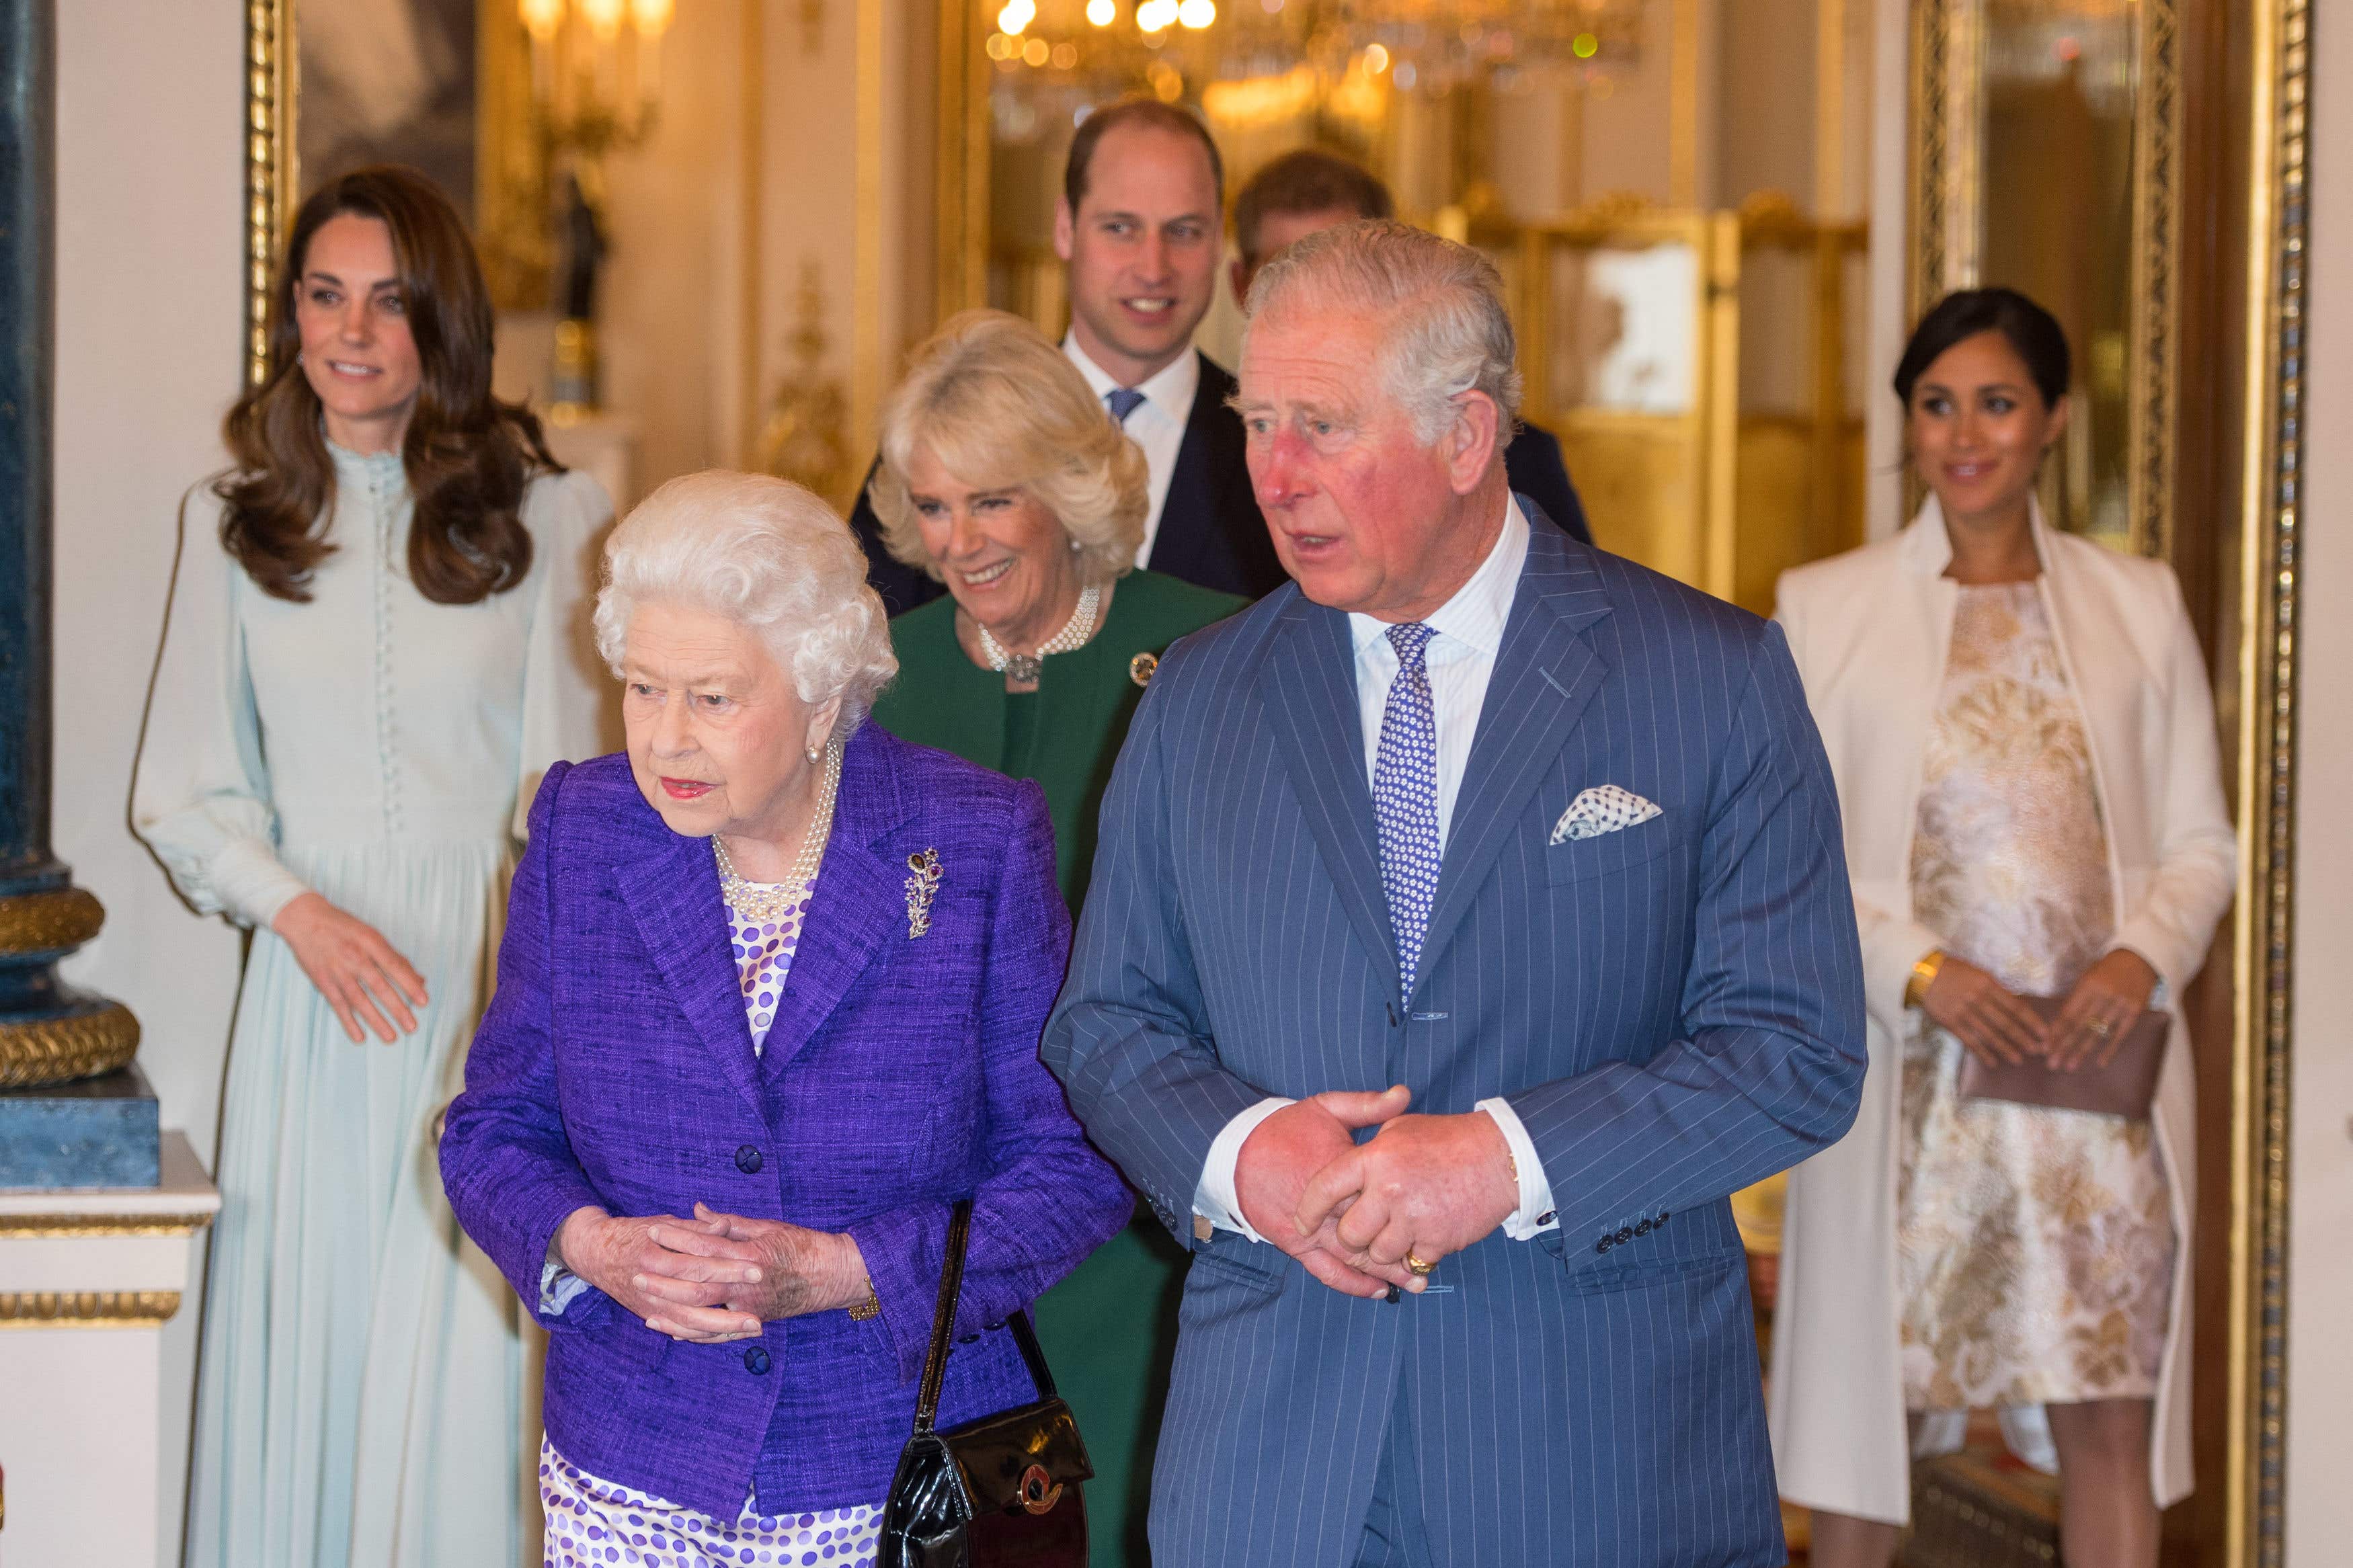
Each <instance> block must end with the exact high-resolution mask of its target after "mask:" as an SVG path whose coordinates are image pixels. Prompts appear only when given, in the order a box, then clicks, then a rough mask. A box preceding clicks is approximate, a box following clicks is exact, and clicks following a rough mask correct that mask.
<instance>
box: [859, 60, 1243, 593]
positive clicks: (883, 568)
mask: <svg viewBox="0 0 2353 1568" xmlns="http://www.w3.org/2000/svg"><path fill="white" fill-rule="evenodd" d="M1224 197H1225V165H1224V163H1222V161H1221V160H1220V159H1219V156H1218V148H1217V143H1216V142H1212V141H1211V140H1210V139H1209V133H1208V131H1207V130H1205V129H1204V128H1203V127H1202V125H1201V122H1200V121H1198V120H1196V119H1195V118H1194V117H1193V116H1192V115H1191V114H1189V113H1187V111H1186V110H1182V109H1179V108H1176V107H1175V106H1173V105H1170V104H1166V103H1162V102H1160V101H1159V100H1156V99H1136V100H1127V101H1124V102H1121V103H1115V104H1112V105H1109V106H1108V107H1105V108H1103V109H1098V110H1095V111H1094V112H1093V113H1092V114H1090V115H1088V116H1087V118H1086V121H1085V122H1084V123H1082V125H1081V126H1080V127H1079V130H1078V134H1077V135H1075V136H1073V137H1072V138H1071V156H1070V162H1069V163H1068V164H1067V165H1066V166H1065V167H1064V170H1063V174H1062V196H1061V199H1060V201H1059V202H1058V203H1056V204H1055V209H1054V249H1055V253H1056V254H1057V255H1059V256H1060V257H1061V258H1062V260H1063V261H1064V263H1065V264H1067V266H1068V268H1069V279H1070V298H1071V330H1070V331H1069V333H1068V334H1067V335H1066V336H1065V337H1064V338H1063V340H1062V351H1063V353H1067V354H1068V355H1070V357H1071V363H1074V364H1076V365H1077V366H1078V367H1079V371H1080V374H1082V375H1084V376H1085V377H1086V378H1087V381H1088V384H1090V385H1092V387H1093V388H1094V389H1095V393H1096V395H1098V396H1100V397H1102V398H1103V405H1104V407H1105V409H1106V410H1107V411H1108V412H1109V414H1110V415H1111V416H1112V417H1113V418H1115V419H1118V420H1119V421H1120V423H1121V424H1122V425H1123V426H1125V428H1126V430H1127V433H1128V435H1129V436H1131V437H1134V441H1135V444H1136V445H1137V446H1138V447H1142V448H1143V450H1144V457H1145V464H1146V465H1147V467H1148V468H1149V470H1150V476H1151V488H1150V496H1151V506H1150V510H1148V511H1147V512H1146V513H1145V521H1144V545H1143V548H1142V549H1140V550H1138V551H1137V552H1136V556H1135V563H1136V564H1137V565H1138V566H1149V567H1150V568H1152V570H1154V571H1155V572H1163V573H1166V574H1168V575H1170V576H1172V577H1181V578H1183V579H1184V580H1185V581H1186V582H1188V583H1194V584H1199V585H1200V586H1202V587H1204V588H1215V589H1218V590H1219V591H1220V592H1222V593H1229V594H1241V595H1247V596H1248V597H1250V598H1253V599H1254V598H1257V597H1259V596H1260V595H1264V594H1267V593H1270V592H1271V591H1272V590H1273V589H1274V588H1275V587H1277V586H1278V585H1280V584H1282V581H1283V574H1282V563H1280V562H1278V561H1277V560H1276V559H1275V554H1274V546H1273V543H1272V542H1271V541H1270V540H1269V539H1268V538H1267V533H1266V524H1265V522H1264V521H1263V520H1261V517H1260V516H1259V510H1258V503H1257V502H1256V501H1254V500H1252V499H1251V498H1250V470H1249V468H1248V467H1247V466H1246V465H1245V463H1244V461H1243V457H1242V427H1241V422H1240V420H1238V419H1237V418H1235V417H1234V413H1233V410H1232V409H1230V408H1229V407H1228V406H1227V405H1226V400H1227V399H1228V398H1229V397H1231V396H1232V395H1233V392H1234V378H1233V377H1232V376H1231V375H1229V374H1227V372H1226V371H1225V370H1224V369H1223V368H1221V367H1220V366H1219V365H1218V364H1216V363H1213V362H1212V361H1211V360H1210V359H1209V357H1208V355H1207V354H1204V353H1199V352H1198V351H1197V350H1196V349H1195V348H1194V347H1193V331H1194V329H1195V328H1197V327H1198V326H1199V325H1200V324H1201V318H1202V317H1203V316H1205V315H1207V314H1208V310H1209V301H1210V299H1211V297H1212V295H1213V294H1214V293H1215V291H1216V289H1217V273H1218V258H1219V255H1220V254H1221V252H1222V249H1223V246H1222V238H1223V231H1222V225H1221V221H1220V214H1221V213H1222V211H1223V210H1224V208H1223V203H1224ZM849 524H850V528H851V530H852V531H855V532H856V533H857V535H858V539H859V542H860V544H862V545H864V546H865V548H866V557H867V560H868V562H869V563H871V570H870V571H869V572H868V574H867V581H869V582H870V583H871V584H874V587H875V590H876V591H877V592H878V593H880V594H881V595H882V600H883V604H884V605H886V606H887V607H888V608H889V609H890V610H891V611H892V614H894V615H895V614H896V613H898V612H899V611H901V610H910V609H913V608H914V607H915V606H916V605H920V604H925V603H928V602H929V601H931V600H933V599H934V598H937V597H938V596H939V595H940V593H941V592H942V590H941V588H940V585H939V584H937V583H934V582H933V581H932V580H931V578H930V577H929V576H927V575H925V574H923V573H922V572H919V571H917V570H915V569H914V568H913V567H910V566H907V565H904V564H902V563H900V562H898V561H895V560H893V559H892V557H891V555H890V552H888V551H886V550H885V549H884V548H883V545H882V535H881V527H880V526H879V525H878V524H877V523H876V521H875V519H874V512H873V509H872V508H871V506H869V505H868V503H867V500H866V497H865V495H864V494H863V492H862V491H861V493H860V496H859V499H858V505H857V507H856V509H855V510H853V511H852V512H851V514H850V520H849Z"/></svg>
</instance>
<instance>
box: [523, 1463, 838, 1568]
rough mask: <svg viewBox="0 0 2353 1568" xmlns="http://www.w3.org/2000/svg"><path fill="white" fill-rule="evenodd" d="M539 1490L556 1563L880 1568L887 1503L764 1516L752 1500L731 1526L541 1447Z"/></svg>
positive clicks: (550, 1563) (558, 1567)
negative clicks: (876, 1563)
mask: <svg viewBox="0 0 2353 1568" xmlns="http://www.w3.org/2000/svg"><path fill="white" fill-rule="evenodd" d="M539 1495H540V1499H541V1500H542V1501H543V1502H544V1503H545V1504H546V1505H547V1534H546V1537H545V1539H546V1543H547V1544H546V1557H545V1562H546V1565H547V1568H607V1565H608V1564H618V1565H620V1568H741V1565H742V1564H745V1563H750V1564H754V1565H755V1568H759V1565H765V1568H785V1565H786V1564H790V1565H791V1568H874V1556H875V1549H876V1547H877V1546H878V1545H879V1544H880V1543H881V1539H882V1510H881V1509H879V1508H837V1509H828V1510H822V1511H819V1512H812V1513H779V1514H757V1513H754V1512H753V1511H752V1500H751V1499H750V1498H748V1497H746V1498H745V1499H744V1511H743V1513H742V1514H741V1515H740V1516H739V1517H738V1518H737V1519H736V1520H735V1521H734V1522H733V1523H732V1524H722V1523H720V1522H719V1521H717V1520H715V1519H712V1517H711V1516H710V1515H708V1514H703V1513H697V1512H696V1511H695V1510H692V1509H691V1508H681V1507H680V1506H679V1505H678V1504H676V1503H671V1502H664V1501H663V1500H661V1499H659V1498H657V1497H649V1496H647V1495H646V1494H645V1493H644V1492H641V1491H634V1490H632V1489H629V1488H628V1487H625V1486H620V1485H617V1484H616V1483H614V1482H612V1481H604V1480H598V1479H596V1477H595V1476H592V1475H589V1474H588V1473H586V1471H584V1470H582V1469H581V1468H580V1467H579V1466H577V1465H575V1464H573V1463H572V1462H571V1461H570V1460H568V1459H566V1458H565V1457H564V1456H563V1455H561V1454H559V1453H557V1452H556V1451H555V1447H554V1444H552V1443H549V1442H548V1441H547V1440H546V1439H545V1438H542V1439H541V1440H540V1445H539Z"/></svg>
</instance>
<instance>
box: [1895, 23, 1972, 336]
mask: <svg viewBox="0 0 2353 1568" xmlns="http://www.w3.org/2000/svg"><path fill="white" fill-rule="evenodd" d="M1983 5H1984V0H1913V7H1912V268H1911V276H1910V278H1909V279H1908V281H1907V285H1906V287H1907V289H1908V293H1909V298H1910V300H1911V311H1910V316H1911V319H1912V320H1914V321H1916V320H1918V319H1919V317H1920V316H1921V315H1922V314H1923V313H1924V312H1925V311H1926V310H1927V309H1928V307H1929V306H1930V305H1933V304H1935V303H1936V301H1937V300H1940V299H1942V298H1943V297H1944V296H1945V295H1947V294H1949V293H1951V292H1952V291H1953V290H1954V289H1966V288H1968V287H1970V286H1971V285H1973V284H1974V283H1976V282H1977V278H1978V244H1979V237H1980V235H1981V234H1982V232H1983V224H1982V223H1981V221H1980V219H1979V216H1978V182H1979V170H1980V167H1981V165H1982V163H1983V162H1984V159H1983V156H1982V143H1983V136H1984V128H1983V123H1982V120H1983V117H1982V116H1981V115H1979V114H1978V100H1979V98H1980V97H1981V96H1982V94H1981V90H1980V89H1981V84H1982V82H1983V79H1984V75H1985V69H1984V66H1985V46H1984V16H1983Z"/></svg>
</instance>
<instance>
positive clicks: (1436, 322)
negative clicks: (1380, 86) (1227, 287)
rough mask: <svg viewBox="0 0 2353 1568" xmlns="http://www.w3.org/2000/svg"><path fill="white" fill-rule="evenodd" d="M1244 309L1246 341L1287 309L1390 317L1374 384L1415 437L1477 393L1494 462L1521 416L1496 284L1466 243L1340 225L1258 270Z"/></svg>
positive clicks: (1430, 432) (1437, 426)
mask: <svg viewBox="0 0 2353 1568" xmlns="http://www.w3.org/2000/svg"><path fill="white" fill-rule="evenodd" d="M1244 310H1246V311H1247V312H1248V318H1249V319H1248V321H1247V323H1246V324H1245V325H1244V327H1243V329H1242V332H1243V342H1245V343H1246V344H1247V342H1249V335H1250V332H1252V331H1256V330H1257V329H1258V327H1259V326H1260V324H1261V322H1262V321H1265V320H1267V319H1268V318H1269V317H1274V316H1280V315H1282V314H1283V313H1284V312H1286V311H1294V310H1336V311H1345V312H1346V313H1348V314H1351V315H1360V316H1381V317H1386V318H1388V324H1387V328H1386V330H1385V331H1383V333H1382V336H1381V363H1380V366H1379V371H1380V379H1381V382H1382V384H1383V385H1384V386H1385V387H1386V388H1387V389H1388V395H1389V397H1390V398H1391V399H1392V400H1393V401H1394V402H1395V403H1396V404H1397V405H1398V407H1400V408H1402V409H1404V410H1405V411H1406V413H1407V414H1408V416H1410V417H1411V419H1412V421H1413V427H1414V433H1415V434H1416V435H1417V436H1419V437H1420V439H1421V440H1422V441H1423V442H1424V443H1431V442H1435V441H1436V440H1437V439H1438V438H1439V437H1440V436H1442V435H1444V434H1445V433H1446V431H1447V428H1448V427H1449V426H1451V425H1452V424H1453V423H1454V421H1455V419H1456V417H1457V416H1458V410H1457V409H1456V407H1455V404H1454V400H1455V399H1456V398H1458V397H1460V396H1461V395H1463V394H1464V393H1466V392H1480V393H1484V394H1485V395H1487V396H1488V397H1490V398H1492V399H1493V401H1494V404H1495V407H1496V409H1497V410H1498V412H1499V414H1500V416H1501V418H1500V420H1499V422H1498V426H1499V427H1498V429H1497V431H1496V440H1495V454H1496V457H1497V458H1498V459H1499V460H1500V459H1501V458H1502V456H1503V450H1504V447H1505V446H1506V445H1507V444H1508V443H1509V442H1510V440H1511V432H1512V429H1513V426H1514V422H1515V421H1516V420H1517V419H1518V417H1519V412H1520V371H1519V364H1518V357H1517V352H1516V346H1515V344H1514V339H1513V335H1512V316H1511V311H1510V310H1508V309H1507V308H1506V307H1505V305H1504V279H1503V277H1502V275H1501V274H1500V273H1498V272H1497V271H1496V270H1495V266H1494V263H1493V262H1491V261H1489V260H1488V259H1487V258H1485V257H1484V256H1482V255H1481V254H1479V252H1477V251H1475V250H1473V249H1472V248H1471V247H1469V246H1466V245H1457V244H1455V243H1454V242H1453V241H1452V240H1449V239H1440V238H1439V237H1438V236H1436V235H1434V234H1430V233H1428V232H1426V231H1424V230H1422V229H1418V228H1415V227H1413V226H1410V225H1408V224H1402V223H1393V222H1390V221H1388V220H1387V219H1379V218H1374V219H1366V220H1364V221H1362V222H1358V223H1345V224H1341V225H1339V226H1336V227H1333V228H1327V229H1322V230H1319V231H1318V232H1316V233H1314V234H1311V235H1309V236H1307V237H1305V238H1303V239H1302V240H1300V241H1299V242H1298V243H1297V244H1295V245H1293V246H1291V247H1288V248H1286V249H1285V250H1283V251H1282V253H1281V254H1280V255H1278V256H1277V257H1275V258H1274V259H1273V260H1271V261H1270V262H1268V263H1267V264H1266V265H1265V266H1264V267H1262V268H1260V269H1259V275H1258V279H1257V281H1255V282H1253V283H1252V284H1251V285H1250V300H1249V301H1248V303H1247V304H1246V305H1245V306H1244Z"/></svg>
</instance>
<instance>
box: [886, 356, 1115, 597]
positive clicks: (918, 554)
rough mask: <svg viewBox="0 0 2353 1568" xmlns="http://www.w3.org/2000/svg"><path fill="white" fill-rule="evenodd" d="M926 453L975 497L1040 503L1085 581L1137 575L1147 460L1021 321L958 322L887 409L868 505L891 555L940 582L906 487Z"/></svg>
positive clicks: (912, 370) (915, 363)
mask: <svg viewBox="0 0 2353 1568" xmlns="http://www.w3.org/2000/svg"><path fill="white" fill-rule="evenodd" d="M918 451H927V452H929V453H930V454H931V455H932V457H933V458H934V459H935V460H937V462H938V463H939V464H940V466H941V467H942V468H945V469H947V471H948V472H949V473H951V474H953V475H955V477H956V479H958V480H960V481H962V482H963V483H965V484H967V485H970V486H971V487H972V488H973V489H978V490H997V489H1019V490H1023V491H1026V492H1027V493H1028V494H1029V495H1030V496H1032V497H1034V498H1035V499H1036V500H1038V502H1039V504H1040V505H1042V506H1043V507H1044V508H1045V509H1046V510H1048V511H1049V512H1050V513H1052V514H1053V517H1054V520H1055V521H1057V522H1059V523H1060V524H1061V525H1062V531H1064V532H1065V533H1067V534H1069V535H1070V536H1071V544H1072V545H1073V547H1074V548H1075V549H1076V550H1077V552H1078V557H1079V580H1080V581H1081V582H1082V583H1089V584H1092V583H1108V582H1110V581H1111V580H1112V579H1113V578H1114V577H1119V576H1123V575H1124V574H1126V573H1127V572H1128V571H1129V570H1130V569H1131V568H1132V567H1134V564H1135V552H1136V551H1137V550H1138V549H1140V548H1141V547H1142V545H1143V543H1144V514H1145V511H1146V510H1148V508H1149V506H1150V499H1149V494H1148V485H1149V479H1148V477H1147V471H1146V469H1145V462H1144V453H1143V452H1142V451H1141V450H1139V449H1138V448H1137V447H1136V445H1135V443H1134V441H1131V440H1129V439H1128V438H1127V437H1126V436H1125V434H1124V433H1123V432H1122V431H1121V429H1120V427H1119V426H1118V425H1117V424H1115V423H1114V422H1113V420H1112V417H1111V416H1110V414H1109V413H1108V412H1107V411H1106V410H1105V409H1104V407H1103V404H1102V402H1101V401H1100V400H1098V399H1097V398H1096V396H1095V395H1094V392H1093V390H1092V388H1091V387H1089V386H1088V385H1087V379H1086V377H1085V376H1083V375H1081V374H1079V367H1078V366H1076V365H1074V364H1072V363H1071V362H1070V360H1069V359H1068V358H1067V357H1065V356H1064V354H1063V353H1062V351H1061V350H1060V349H1059V348H1057V347H1055V346H1054V344H1053V343H1052V342H1050V340H1049V339H1048V338H1047V337H1046V335H1045V334H1044V333H1043V332H1041V331H1039V330H1038V329H1037V328H1036V327H1033V326H1031V325H1030V324H1029V322H1027V321H1023V320H1021V318H1019V317H1018V316H1012V315H1008V314H1007V313H1006V312H1005V311H1003V310H965V311H964V312H962V313H961V314H958V315H956V316H954V317H951V318H950V319H949V320H948V321H947V322H946V323H945V324H944V325H943V326H942V327H941V328H940V330H939V331H936V332H934V333H933V334H932V336H931V337H930V338H929V339H928V340H927V341H925V342H924V343H923V346H922V347H920V348H918V349H916V350H915V352H914V354H913V358H912V360H911V361H910V363H909V364H908V367H907V378H906V379H905V380H904V381H902V382H901V383H900V384H899V389H898V390H897V391H896V392H894V393H892V395H891V400H890V401H889V402H888V403H886V404H885V405H883V407H882V461H881V466H880V467H878V468H876V469H875V473H874V479H873V482H872V483H871V485H870V486H868V488H867V492H866V493H867V498H868V500H871V502H872V503H873V506H874V516H875V519H876V521H879V522H880V523H881V525H882V542H883V543H884V544H885V545H886V546H888V547H889V549H890V552H891V553H892V555H895V556H897V557H898V558H899V559H900V560H901V561H903V562H905V563H907V564H908V565H910V566H913V567H916V568H918V569H920V570H922V571H924V572H927V573H929V574H931V575H932V577H933V578H934V579H935V580H936V579H938V578H939V577H940V575H941V573H940V565H939V563H938V562H936V561H934V560H933V559H932V555H931V552H929V551H927V550H925V549H924V548H923V532H922V530H921V528H920V527H919V526H918V524H917V520H916V516H915V503H914V500H913V496H911V495H910V494H909V492H908V489H907V478H906V475H907V466H908V464H909V462H910V461H911V460H912V459H913V457H914V455H915V453H917V452H918Z"/></svg>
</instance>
